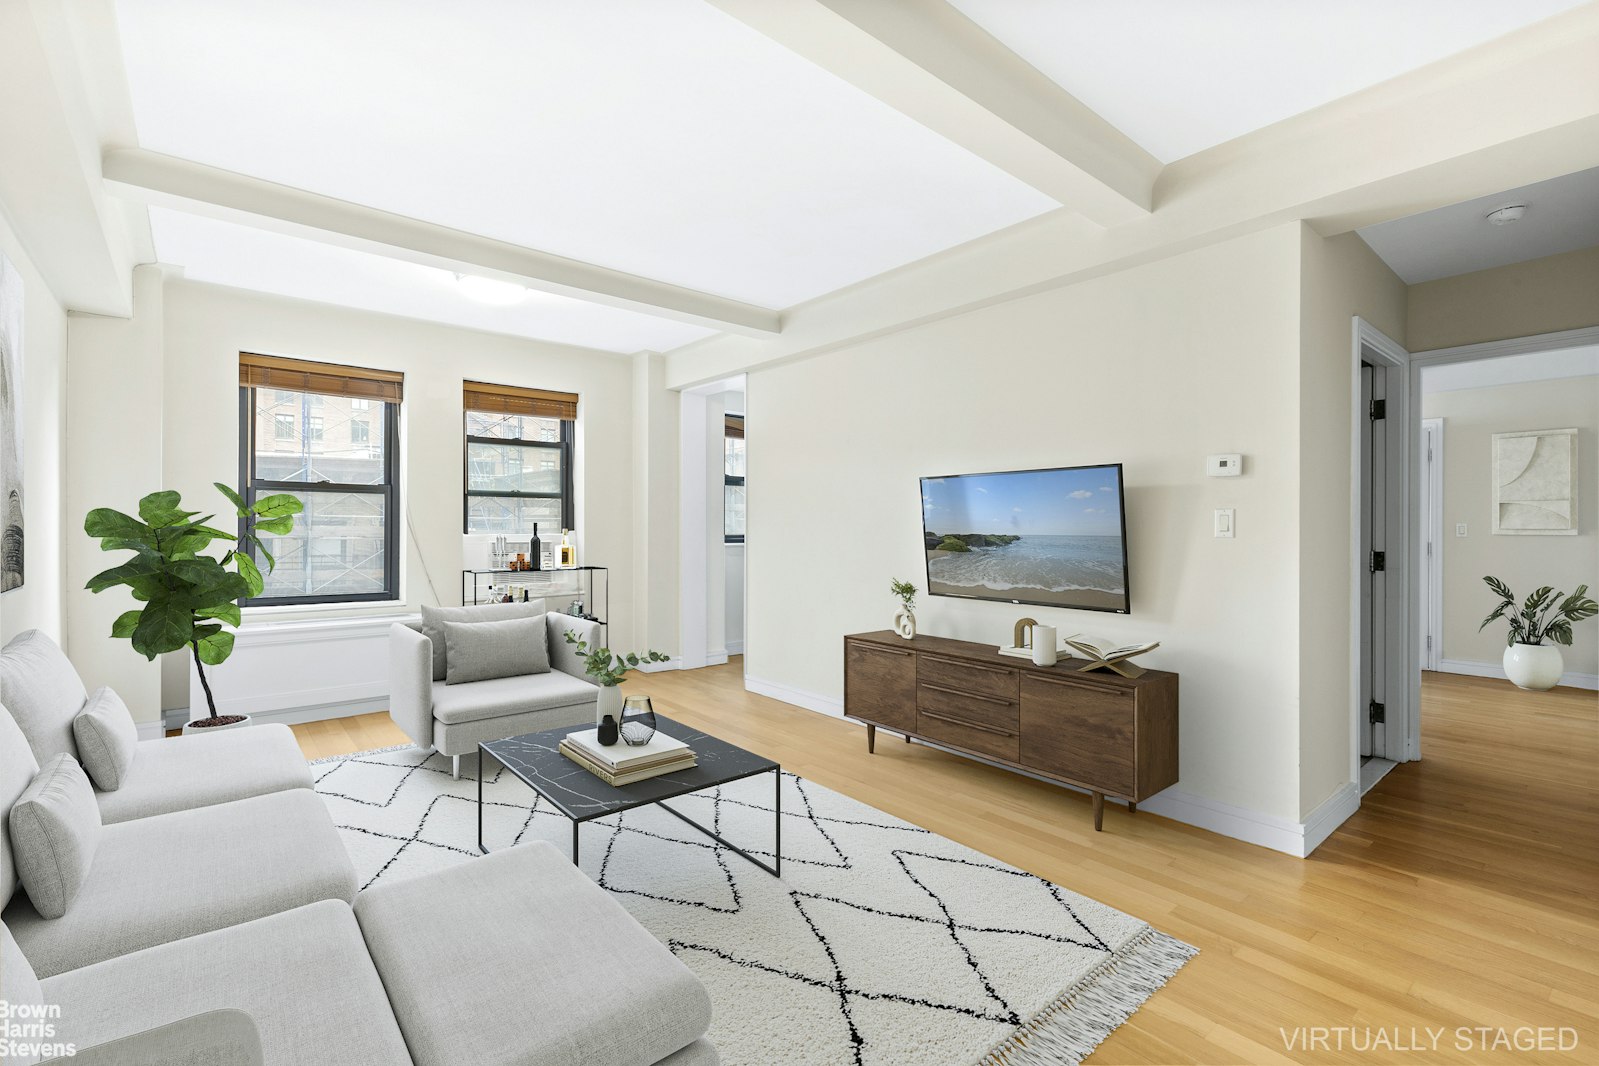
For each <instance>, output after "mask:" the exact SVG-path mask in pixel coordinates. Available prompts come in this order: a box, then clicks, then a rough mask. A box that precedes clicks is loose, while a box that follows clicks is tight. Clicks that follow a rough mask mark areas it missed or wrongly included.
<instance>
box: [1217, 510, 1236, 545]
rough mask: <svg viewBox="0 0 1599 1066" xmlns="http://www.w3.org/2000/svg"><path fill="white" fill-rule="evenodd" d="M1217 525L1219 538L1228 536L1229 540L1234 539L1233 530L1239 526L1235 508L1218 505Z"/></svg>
mask: <svg viewBox="0 0 1599 1066" xmlns="http://www.w3.org/2000/svg"><path fill="white" fill-rule="evenodd" d="M1215 527H1216V536H1217V537H1218V538H1226V539H1228V540H1231V539H1232V537H1233V530H1235V529H1237V528H1238V525H1237V517H1236V515H1235V513H1234V510H1233V508H1231V507H1218V508H1216V519H1215Z"/></svg>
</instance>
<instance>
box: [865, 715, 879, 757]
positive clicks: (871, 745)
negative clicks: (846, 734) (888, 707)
mask: <svg viewBox="0 0 1599 1066" xmlns="http://www.w3.org/2000/svg"><path fill="white" fill-rule="evenodd" d="M876 751H877V727H876V726H875V725H872V724H871V723H870V722H868V723H867V725H866V754H868V755H872V754H875V753H876Z"/></svg>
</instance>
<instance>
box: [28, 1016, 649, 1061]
mask: <svg viewBox="0 0 1599 1066" xmlns="http://www.w3.org/2000/svg"><path fill="white" fill-rule="evenodd" d="M56 1063H60V1066H130V1064H132V1063H139V1064H145V1066H149V1064H155V1063H159V1064H160V1066H266V1060H265V1059H264V1058H262V1056H261V1033H260V1031H259V1030H257V1029H256V1027H255V1020H254V1019H252V1018H251V1017H250V1016H249V1015H248V1014H246V1013H244V1011H242V1010H238V1009H231V1010H209V1011H206V1012H205V1013H204V1014H196V1015H193V1016H191V1017H188V1018H181V1019H179V1020H178V1021H175V1022H168V1023H167V1024H166V1025H158V1026H156V1027H155V1028H153V1029H146V1030H144V1031H143V1032H140V1033H134V1034H132V1035H130V1036H119V1037H117V1038H115V1039H113V1040H107V1041H106V1042H105V1043H103V1044H96V1045H95V1046H94V1047H89V1048H81V1047H75V1049H74V1051H73V1053H72V1054H71V1055H70V1056H68V1057H65V1058H60V1059H49V1060H48V1061H47V1064H46V1066H54V1064H56ZM670 1066H678V1064H677V1062H676V1061H675V1060H674V1061H673V1062H672V1063H671V1064H670Z"/></svg>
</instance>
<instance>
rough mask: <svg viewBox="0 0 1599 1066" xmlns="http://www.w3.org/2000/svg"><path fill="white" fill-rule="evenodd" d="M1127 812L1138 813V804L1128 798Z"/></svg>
mask: <svg viewBox="0 0 1599 1066" xmlns="http://www.w3.org/2000/svg"><path fill="white" fill-rule="evenodd" d="M1127 813H1128V814H1137V813H1138V804H1137V803H1135V802H1133V801H1132V800H1128V801H1127Z"/></svg>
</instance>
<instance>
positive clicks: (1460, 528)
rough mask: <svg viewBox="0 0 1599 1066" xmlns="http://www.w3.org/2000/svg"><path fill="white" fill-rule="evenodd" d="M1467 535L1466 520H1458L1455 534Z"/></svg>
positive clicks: (1459, 535) (1458, 535)
mask: <svg viewBox="0 0 1599 1066" xmlns="http://www.w3.org/2000/svg"><path fill="white" fill-rule="evenodd" d="M1465 535H1466V523H1464V522H1456V523H1455V536H1457V537H1464V536H1465Z"/></svg>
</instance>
